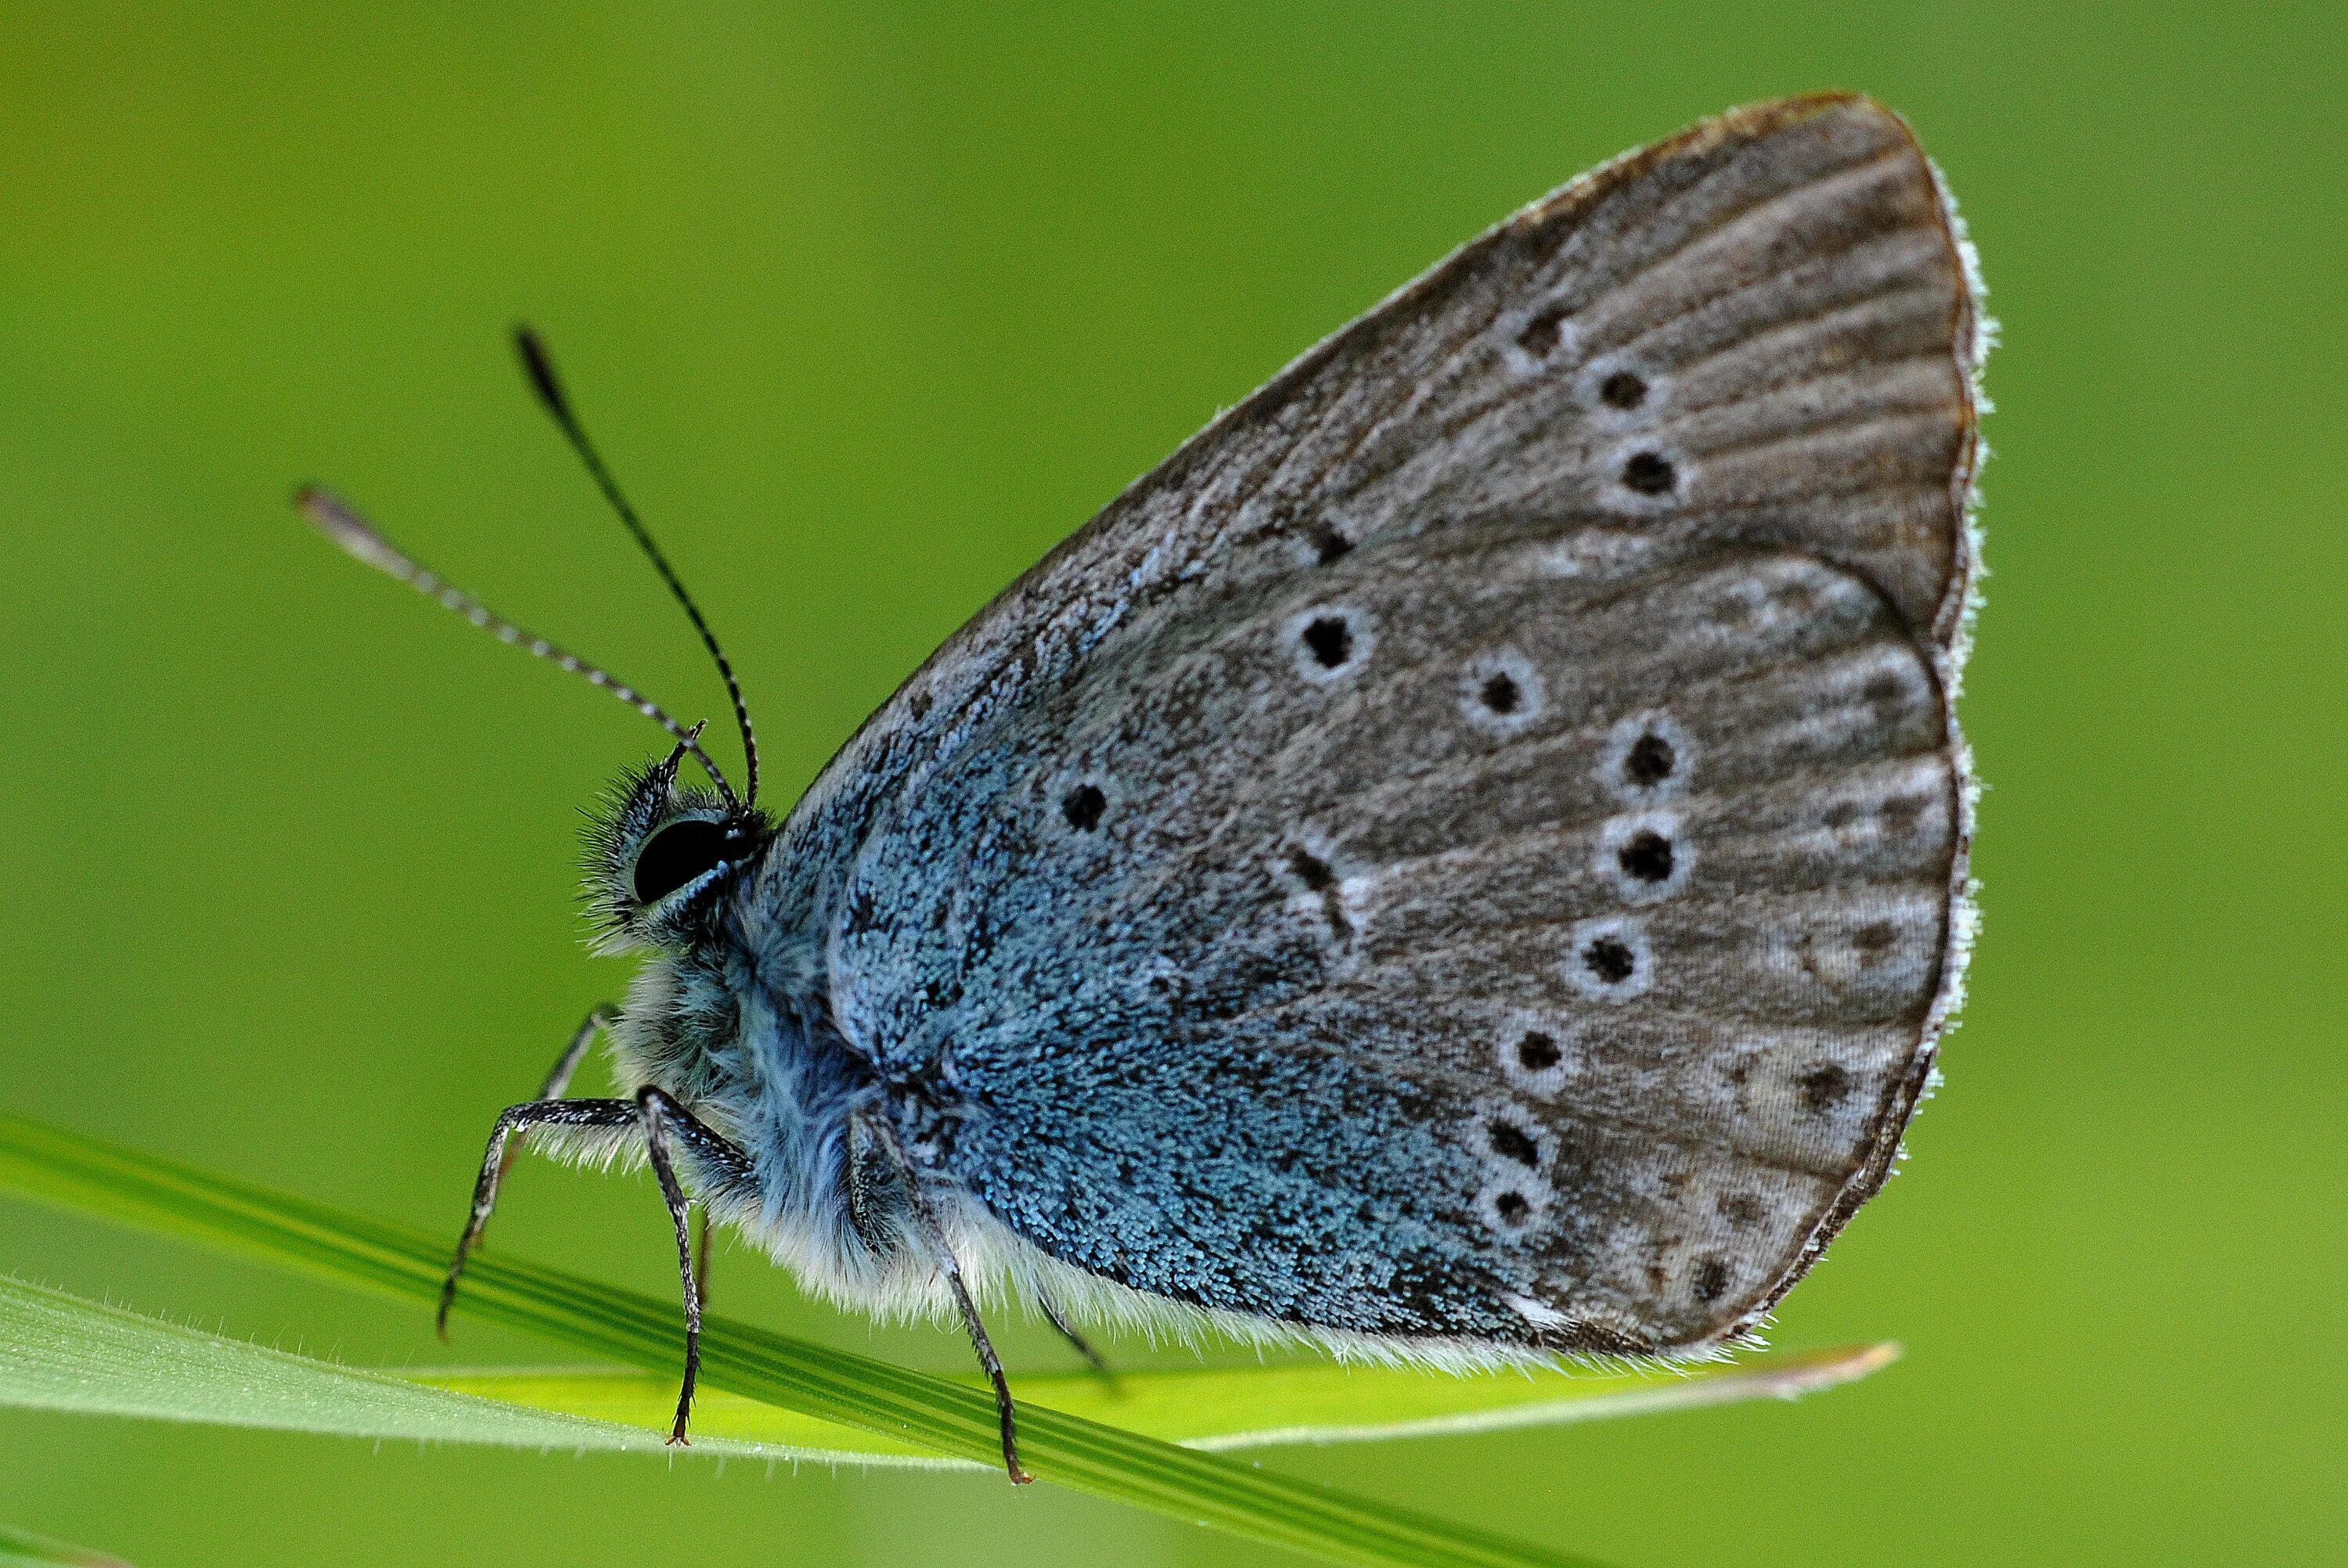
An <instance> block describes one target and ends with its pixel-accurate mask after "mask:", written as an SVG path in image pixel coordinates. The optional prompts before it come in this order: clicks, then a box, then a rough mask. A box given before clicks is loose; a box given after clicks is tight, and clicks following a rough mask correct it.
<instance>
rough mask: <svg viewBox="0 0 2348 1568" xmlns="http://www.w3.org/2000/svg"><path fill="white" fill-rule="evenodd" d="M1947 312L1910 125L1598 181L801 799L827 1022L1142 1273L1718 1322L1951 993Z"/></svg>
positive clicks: (1384, 1320)
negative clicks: (821, 927)
mask: <svg viewBox="0 0 2348 1568" xmlns="http://www.w3.org/2000/svg"><path fill="white" fill-rule="evenodd" d="M1974 332H1975V327H1974V321H1973V315H1972V300H1971V296H1970V294H1969V292H1968V291H1967V284H1966V280H1965V276H1964V271H1963V265H1962V255H1961V246H1960V243H1959V241H1958V240H1957V237H1956V235H1955V234H1954V232H1953V230H1952V220H1951V219H1950V218H1949V216H1948V213H1947V210H1946V209H1945V206H1944V203H1943V202H1942V200H1941V195H1940V192H1939V190H1938V187H1937V184H1936V182H1935V179H1934V178H1933V176H1932V173H1931V169H1930V168H1929V166H1928V165H1927V164H1926V163H1925V162H1924V160H1923V159H1922V157H1921V153H1920V152H1919V151H1918V150H1917V149H1916V147H1915V145H1914V142H1913V140H1912V138H1910V136H1909V134H1908V132H1907V130H1906V128H1904V126H1902V125H1901V124H1900V122H1899V121H1898V120H1897V119H1896V118H1894V117H1892V116H1890V114H1888V113H1887V112H1886V111H1884V110H1882V109H1880V108H1878V107H1876V106H1874V105H1872V104H1870V103H1868V102H1866V101H1864V100H1858V99H1849V98H1838V97H1829V98H1816V99H1805V100H1792V101H1788V102H1787V103H1782V104H1777V105H1771V106H1766V107H1764V108H1758V109H1755V110H1749V111H1745V112H1743V113H1740V114H1737V115H1732V116H1729V117H1726V118H1723V119H1721V120H1719V121H1715V122H1711V123H1709V124H1707V125H1705V126H1704V127H1700V128H1697V129H1695V130H1694V131H1692V132H1689V133H1687V134H1686V135H1684V136H1683V137H1681V138H1675V139H1674V140H1673V141H1672V142H1668V143H1664V144H1662V145H1661V146H1659V147H1658V148H1655V149H1649V150H1647V151H1646V152H1643V153H1640V154H1635V155H1632V157H1631V158H1628V159H1623V160H1621V161H1619V162H1618V163H1616V164H1614V165H1611V166H1609V167H1608V168H1607V169H1602V170H1601V171H1599V172H1598V173H1596V174H1594V175H1592V176H1590V177H1587V178H1586V179H1583V180H1581V181H1577V182H1576V183H1575V184H1574V185H1572V186H1570V187H1568V188H1567V189H1566V190H1563V191H1561V192H1560V193H1559V194H1558V195H1556V196H1554V197H1552V198H1550V199H1549V200H1546V201H1544V202H1541V203H1539V204H1537V205H1536V206H1535V207H1533V208H1531V209H1529V210H1527V211H1526V212H1524V213H1522V214H1520V215H1519V216H1518V217H1517V218H1516V219H1513V220H1510V221H1509V223H1506V224H1504V225H1502V226H1501V227H1499V228H1498V229H1497V230H1495V231H1492V232H1491V233H1489V234H1488V235H1486V236H1484V237H1483V238H1482V239H1480V240H1478V241H1475V242H1474V243H1472V244H1471V245H1469V246H1468V247H1467V248H1466V249H1464V250H1463V251H1460V252H1459V253H1457V255H1455V256H1454V257H1453V258H1451V259H1450V260H1449V261H1447V262H1445V263H1444V264H1443V265H1442V266H1440V267H1438V268H1437V270H1436V271H1435V272H1432V273H1430V274H1428V276H1427V277H1426V278H1424V279H1422V280H1421V281H1420V282H1417V283H1415V284H1413V285H1411V286H1410V287H1409V288H1407V289H1406V290H1404V291H1402V292H1400V293H1398V294H1397V295H1396V296H1395V297H1394V298H1393V299H1392V300H1390V301H1388V302H1386V303H1385V305H1383V306H1381V307H1380V308H1379V309H1378V310H1377V311H1375V312H1374V313H1372V314H1370V315H1369V316H1367V317H1365V318H1364V319H1363V320H1362V321H1360V322H1358V323H1354V325H1353V326H1351V327H1349V328H1347V329H1346V330H1345V331H1344V332H1342V333H1338V334H1337V335H1336V336H1335V337H1334V338H1333V339H1331V340H1330V341H1329V342H1328V343H1323V345H1322V346H1321V347H1320V348H1318V349H1316V350H1314V351H1313V353H1312V354H1308V355H1307V356H1305V358H1304V359H1303V360H1301V361H1299V362H1298V364H1296V365H1294V366H1292V367H1291V369H1290V370H1289V371H1287V372H1285V373H1283V374H1282V376H1281V377H1279V378H1278V379H1276V380H1275V381H1274V382H1273V383H1272V384H1271V385H1269V386H1268V387H1266V388H1265V389H1264V390H1263V391H1262V392H1260V393H1259V394H1257V395H1255V396H1254V397H1252V398H1251V399H1250V400H1249V401H1248V402H1247V403H1246V404H1244V405H1241V407H1240V408H1239V409H1236V410H1234V411H1233V413H1232V414H1231V415H1227V416H1225V418H1223V419H1222V420H1220V421H1219V422H1218V423H1217V424H1216V425H1214V426H1212V427H1210V429H1209V430H1208V431H1207V432H1206V433H1204V434H1203V435H1202V436H1200V437H1199V438H1198V439H1196V440H1194V441H1193V442H1192V443H1190V444H1189V446H1186V447H1184V448H1183V450H1182V451H1181V452H1179V453H1178V454H1177V455H1176V456H1175V457H1173V458H1172V459H1170V460H1169V462H1168V463H1167V464H1166V465H1164V466H1161V467H1160V468H1159V470H1157V471H1156V472H1155V473H1153V474H1152V475H1150V476H1149V477H1147V478H1145V479H1143V480H1142V481H1140V482H1139V483H1138V484H1137V485H1136V486H1135V487H1134V488H1133V489H1132V490H1130V491H1128V494H1127V495H1126V496H1124V497H1121V498H1120V499H1119V500H1118V501H1117V503H1116V504H1114V505H1113V506H1112V507H1110V508H1109V509H1108V510H1107V512H1105V513H1104V514H1103V515H1102V517H1101V518H1097V519H1096V520H1095V521H1094V523H1092V524H1091V525H1089V526H1088V527H1087V528H1086V529H1084V530H1083V531H1081V532H1080V533H1079V534H1078V535H1076V537H1075V538H1072V539H1071V540H1070V541H1069V542H1068V543H1067V544H1066V545H1065V546H1063V547H1062V548H1061V549H1060V550H1058V551H1056V552H1055V553H1054V555H1053V556H1052V557H1051V558H1049V559H1046V561H1045V562H1044V563H1043V565H1041V566H1040V567H1038V568H1037V569H1036V570H1035V571H1034V572H1031V573H1030V574H1029V575H1028V576H1027V577H1026V578H1025V579H1022V580H1021V581H1020V582H1019V583H1018V584H1016V585H1014V587H1013V588H1012V589H1010V590H1008V591H1007V592H1006V593H1005V594H1004V597H1003V598H1002V599H1001V600H997V601H996V603H995V604H994V606H992V607H990V609H989V610H987V611H985V612H984V613H983V614H982V615H981V616H980V617H979V618H978V619H977V620H974V621H973V623H972V624H971V626H969V627H967V628H965V629H964V630H963V632H961V633H959V634H958V635H957V636H956V637H955V638H954V639H953V641H950V642H949V643H948V644H947V645H946V647H945V648H944V649H942V651H940V653H939V654H938V655H937V656H936V658H934V659H933V660H932V661H931V663H930V664H928V665H926V666H925V667H924V668H923V670H922V671H920V672H919V673H917V675H916V676H915V677H914V678H913V680H911V682H908V684H907V686H906V687H905V689H904V690H903V691H901V692H900V693H899V695H898V697H897V698H896V699H894V700H893V701H892V702H891V704H890V706H889V707H888V708H886V709H884V710H883V711H882V712H881V713H880V714H879V715H876V717H875V719H874V720H873V721H872V723H870V724H869V725H868V726H867V728H866V730H865V731H864V732H863V733H860V736H859V737H858V739H857V741H856V742H854V743H851V745H850V748H849V749H848V750H847V751H846V752H845V753H843V754H842V756H841V757H840V758H839V760H838V761H837V762H836V763H835V764H834V766H833V768H832V769H830V770H829V771H828V773H827V774H826V775H825V777H824V779H823V780H821V781H819V784H818V785H817V787H816V789H815V790H814V791H812V792H811V793H810V795H809V797H808V801H807V802H805V803H803V804H802V806H801V808H800V810H799V812H798V813H797V814H795V815H794V818H793V822H792V824H791V828H790V834H789V841H790V843H791V845H792V847H793V850H794V854H793V855H792V856H790V857H789V861H790V863H791V864H795V865H797V866H800V867H803V868H808V869H807V870H806V871H805V873H804V874H805V875H807V876H808V877H809V878H810V880H811V881H813V882H815V883H816V884H817V889H816V891H817V896H818V901H819V909H821V911H822V912H823V917H824V918H825V920H826V921H827V922H828V924H829V933H830V948H829V962H830V966H831V970H832V990H833V996H834V1000H835V1007H836V1009H837V1012H838V1020H839V1023H840V1026H841V1028H842V1029H843V1030H844V1031H845V1032H846V1033H847V1034H848V1036H849V1038H850V1040H852V1041H854V1042H855V1043H857V1044H858V1045H859V1046H860V1048H861V1049H863V1050H866V1051H868V1052H870V1054H871V1055H872V1056H873V1057H875V1058H876V1059H877V1060H880V1061H883V1062H885V1063H887V1064H888V1065H889V1067H890V1068H891V1071H892V1073H894V1074H896V1075H899V1076H900V1077H901V1080H902V1081H908V1082H911V1081H919V1080H921V1079H922V1078H923V1076H924V1075H932V1076H937V1077H940V1078H942V1081H943V1082H944V1083H945V1084H946V1085H947V1086H948V1091H949V1092H950V1093H951V1094H952V1095H954V1096H958V1097H959V1098H960V1100H961V1102H963V1103H962V1111H963V1114H962V1115H961V1116H960V1119H959V1120H957V1121H955V1122H953V1123H952V1125H951V1127H950V1128H949V1129H948V1130H947V1131H946V1132H943V1133H942V1134H941V1140H940V1143H939V1144H938V1146H937V1150H936V1157H937V1158H938V1159H940V1160H941V1162H942V1163H946V1164H947V1165H948V1166H950V1168H951V1169H952V1170H953V1173H955V1174H957V1175H959V1176H960V1177H961V1178H962V1179H963V1181H964V1182H966V1183H967V1184H969V1186H970V1187H971V1188H972V1190H973V1193H974V1194H976V1195H977V1196H978V1197H979V1198H980V1199H981V1201H982V1202H983V1203H984V1204H986V1205H987V1206H988V1208H989V1209H990V1210H991V1211H992V1212H994V1214H996V1216H997V1217H999V1218H1001V1219H1002V1220H1004V1222H1005V1223H1006V1224H1008V1225H1011V1226H1012V1227H1013V1228H1014V1230H1017V1231H1019V1232H1021V1233H1022V1234H1023V1235H1026V1236H1027V1237H1028V1238H1029V1239H1031V1240H1033V1241H1035V1242H1036V1243H1037V1244H1038V1245H1041V1246H1043V1247H1044V1248H1045V1250H1046V1251H1047V1252H1050V1253H1052V1254H1054V1255H1057V1256H1059V1257H1061V1258H1062V1259H1064V1260H1065V1261H1067V1262H1069V1263H1072V1264H1075V1265H1076V1266H1080V1267H1084V1268H1087V1269H1090V1270H1093V1271H1094V1272H1097V1273H1099V1274H1102V1275H1105V1276H1108V1277H1111V1278H1115V1279H1117V1280H1120V1281H1122V1282H1124V1283H1127V1284H1130V1285H1134V1286H1138V1287H1139V1288H1142V1289H1144V1290H1148V1291H1152V1292H1156V1293H1159V1294H1164V1295H1169V1296H1176V1297H1179V1298H1182V1299H1187V1300H1191V1301H1195V1302H1198V1303H1200V1305H1204V1306H1209V1307H1228V1308H1231V1309H1234V1310H1238V1311H1242V1312H1248V1313H1252V1314H1256V1315H1259V1316H1267V1317H1276V1318H1282V1319H1284V1320H1287V1321H1291V1322H1295V1323H1301V1324H1312V1325H1315V1326H1318V1327H1325V1328H1332V1329H1341V1330H1352V1331H1358V1332H1365V1333H1371V1334H1380V1335H1404V1336H1421V1337H1423V1336H1443V1337H1468V1338H1480V1339H1485V1340H1496V1341H1506V1342H1514V1343H1527V1344H1546V1345H1554V1346H1568V1347H1578V1348H1620V1349H1631V1348H1689V1347H1694V1346H1699V1345H1702V1344H1704V1343H1708V1342H1710V1341H1712V1340H1714V1339H1716V1338H1717V1337H1720V1336H1722V1335H1723V1334H1725V1333H1727V1332H1730V1331H1732V1330H1733V1329H1734V1328H1735V1327H1736V1326H1738V1325H1740V1324H1742V1323H1745V1322H1748V1321H1750V1320H1751V1318H1752V1317H1754V1316H1755V1315H1756V1314H1757V1313H1758V1312H1759V1311H1761V1310H1762V1309H1763V1308H1764V1307H1766V1305H1767V1303H1768V1302H1769V1301H1771V1300H1773V1299H1774V1298H1775V1296H1776V1294H1778V1293H1779V1292H1781V1291H1782V1290H1783V1289H1784V1288H1785V1286H1787V1284H1789V1283H1790V1282H1791V1280H1792V1279H1793V1278H1794V1277H1795V1276H1797V1274H1798V1272H1799V1270H1800V1268H1801V1267H1802V1266H1803V1265H1804V1264H1805V1263H1806V1261H1807V1258H1808V1257H1809V1256H1810V1255H1812V1254H1813V1253H1814V1252H1815V1249H1816V1248H1817V1247H1818V1245H1822V1244H1823V1241H1824V1240H1825V1238H1826V1237H1827V1236H1828V1235H1830V1234H1831V1232H1832V1230H1833V1229H1834V1227H1835V1226H1836V1225H1838V1223H1839V1221H1840V1219H1841V1218H1842V1217H1843V1216H1845V1215H1846V1214H1848V1213H1849V1209H1850V1208H1852V1207H1853V1206H1855V1205H1856V1204H1857V1203H1858V1202H1859V1201H1860V1200H1861V1199H1863V1197H1864V1196H1865V1195H1866V1194H1867V1193H1869V1192H1871V1191H1872V1190H1873V1187H1874V1186H1875V1184H1877V1183H1878V1182H1879V1180H1880V1178H1881V1173H1882V1171H1883V1169H1884V1166H1885V1164H1886V1163H1887V1161H1888V1159H1889V1157H1890V1152H1891V1150H1892V1148H1893V1146H1894V1144H1895V1143H1896V1140H1897V1136H1898V1132H1899V1130H1900V1126H1901V1125H1902V1124H1903V1123H1904V1122H1905V1119H1906V1116H1907V1113H1908V1112H1909V1110H1910V1107H1911V1106H1912V1104H1913V1102H1914V1098H1915V1095H1916V1093H1917V1091H1918V1090H1919V1088H1920V1087H1921V1081H1922V1077H1923V1074H1924V1072H1925V1071H1926V1068H1927V1066H1928V1064H1929V1059H1930V1053H1931V1042H1932V1040H1933V1038H1934V1036H1935V1035H1936V1033H1937V1030H1938V1028H1939V1026H1940V1024H1941V1020H1942V1015H1943V1014H1944V1012H1945V1009H1946V1006H1947V1002H1948V999H1949V998H1950V996H1951V995H1952V990H1953V986H1954V981H1955V974H1956V963H1955V961H1954V953H1955V949H1956V948H1957V946H1958V943H1957V938H1958V935H1959V933H1958V930H1957V918H1958V917H1957V908H1958V903H1959V896H1960V894H1961V890H1962V882H1963V854H1964V840H1965V809H1966V807H1965V800H1964V788H1965V785H1964V781H1963V777H1962V753H1961V749H1960V746H1959V743H1958V742H1957V740H1956V738H1955V733H1954V730H1953V727H1952V724H1951V723H1950V722H1949V716H1948V712H1947V703H1946V692H1947V689H1948V687H1949V685H1950V683H1951V682H1952V678H1953V674H1954V670H1955V665H1956V662H1957V660H1958V659H1959V657H1961V654H1962V612H1963V607H1964V602H1965V595H1966V589H1967V579H1968V574H1969V570H1970V554H1969V548H1970V546H1969V540H1968V538H1967V537H1966V533H1965V528H1964V504H1965V499H1966V496H1967V491H1968V488H1969V485H1970V479H1971V465H1972V450H1973V419H1972V388H1971V375H1972V355H1973V353H1974V349H1975V343H1974Z"/></svg>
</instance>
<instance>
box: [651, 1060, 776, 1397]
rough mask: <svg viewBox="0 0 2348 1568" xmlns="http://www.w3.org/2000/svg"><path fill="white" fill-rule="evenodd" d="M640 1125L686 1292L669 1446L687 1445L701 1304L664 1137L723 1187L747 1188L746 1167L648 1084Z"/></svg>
mask: <svg viewBox="0 0 2348 1568" xmlns="http://www.w3.org/2000/svg"><path fill="white" fill-rule="evenodd" d="M636 1104H637V1106H638V1107H639V1109H640V1111H641V1112H642V1114H643V1117H644V1146H645V1148H646V1149H647V1150H648V1151H649V1152H650V1153H651V1154H652V1162H653V1174H654V1176H655V1177H657V1178H658V1179H659V1181H660V1188H661V1196H662V1197H663V1198H664V1199H665V1200H667V1203H668V1214H669V1218H670V1220H671V1221H673V1222H674V1223H675V1225H676V1266H677V1272H678V1273H679V1275H681V1276H683V1283H684V1286H685V1384H684V1386H683V1387H682V1388H681V1389H678V1390H677V1396H676V1420H675V1423H674V1424H672V1425H671V1426H670V1428H669V1433H668V1440H669V1441H670V1442H672V1443H682V1442H685V1441H686V1438H685V1423H686V1421H687V1420H688V1419H690V1418H691V1416H692V1414H693V1388H694V1384H695V1382H696V1381H697V1380H698V1379H699V1378H700V1376H701V1303H702V1287H701V1285H700V1282H699V1281H700V1276H699V1272H698V1270H696V1269H695V1266H694V1253H695V1245H694V1233H693V1226H692V1224H691V1222H690V1221H689V1220H688V1218H687V1210H688V1208H689V1206H690V1200H689V1199H687V1198H686V1197H685V1189H684V1187H683V1186H681V1185H680V1184H678V1182H677V1179H676V1167H675V1163H674V1162H673V1161H672V1159H671V1158H670V1154H669V1133H670V1130H671V1128H672V1127H674V1129H675V1132H676V1135H677V1138H678V1141H679V1142H681V1143H684V1144H685V1148H686V1150H687V1151H688V1152H689V1153H691V1154H692V1155H693V1157H694V1160H695V1163H699V1164H702V1165H704V1166H706V1167H711V1173H712V1174H713V1175H716V1176H717V1177H718V1178H719V1179H720V1180H721V1181H722V1182H724V1183H725V1184H727V1185H732V1184H735V1183H737V1182H747V1180H748V1179H749V1176H750V1163H749V1161H748V1160H747V1159H746V1158H745V1157H744V1156H743V1154H742V1152H741V1151H740V1150H739V1149H736V1147H734V1145H733V1144H731V1143H727V1142H726V1140H725V1139H723V1138H721V1137H719V1136H718V1135H717V1134H716V1133H715V1132H711V1131H710V1130H709V1128H708V1127H707V1126H706V1125H705V1124H704V1123H703V1122H701V1121H700V1119H699V1118H697V1117H695V1115H694V1114H693V1112H690V1111H687V1110H686V1109H685V1107H684V1106H682V1105H680V1104H678V1103H677V1102H676V1101H675V1099H674V1098H673V1097H672V1096H671V1095H670V1094H669V1092H668V1091H666V1090H664V1089H656V1088H654V1087H653V1086H652V1085H650V1084H647V1085H645V1086H644V1089H643V1090H641V1091H638V1093H637V1095H636ZM708 1245H709V1211H708V1209H707V1207H706V1205H705V1206H704V1207H703V1209H702V1229H701V1245H700V1251H701V1252H702V1255H704V1256H707V1255H708Z"/></svg>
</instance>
